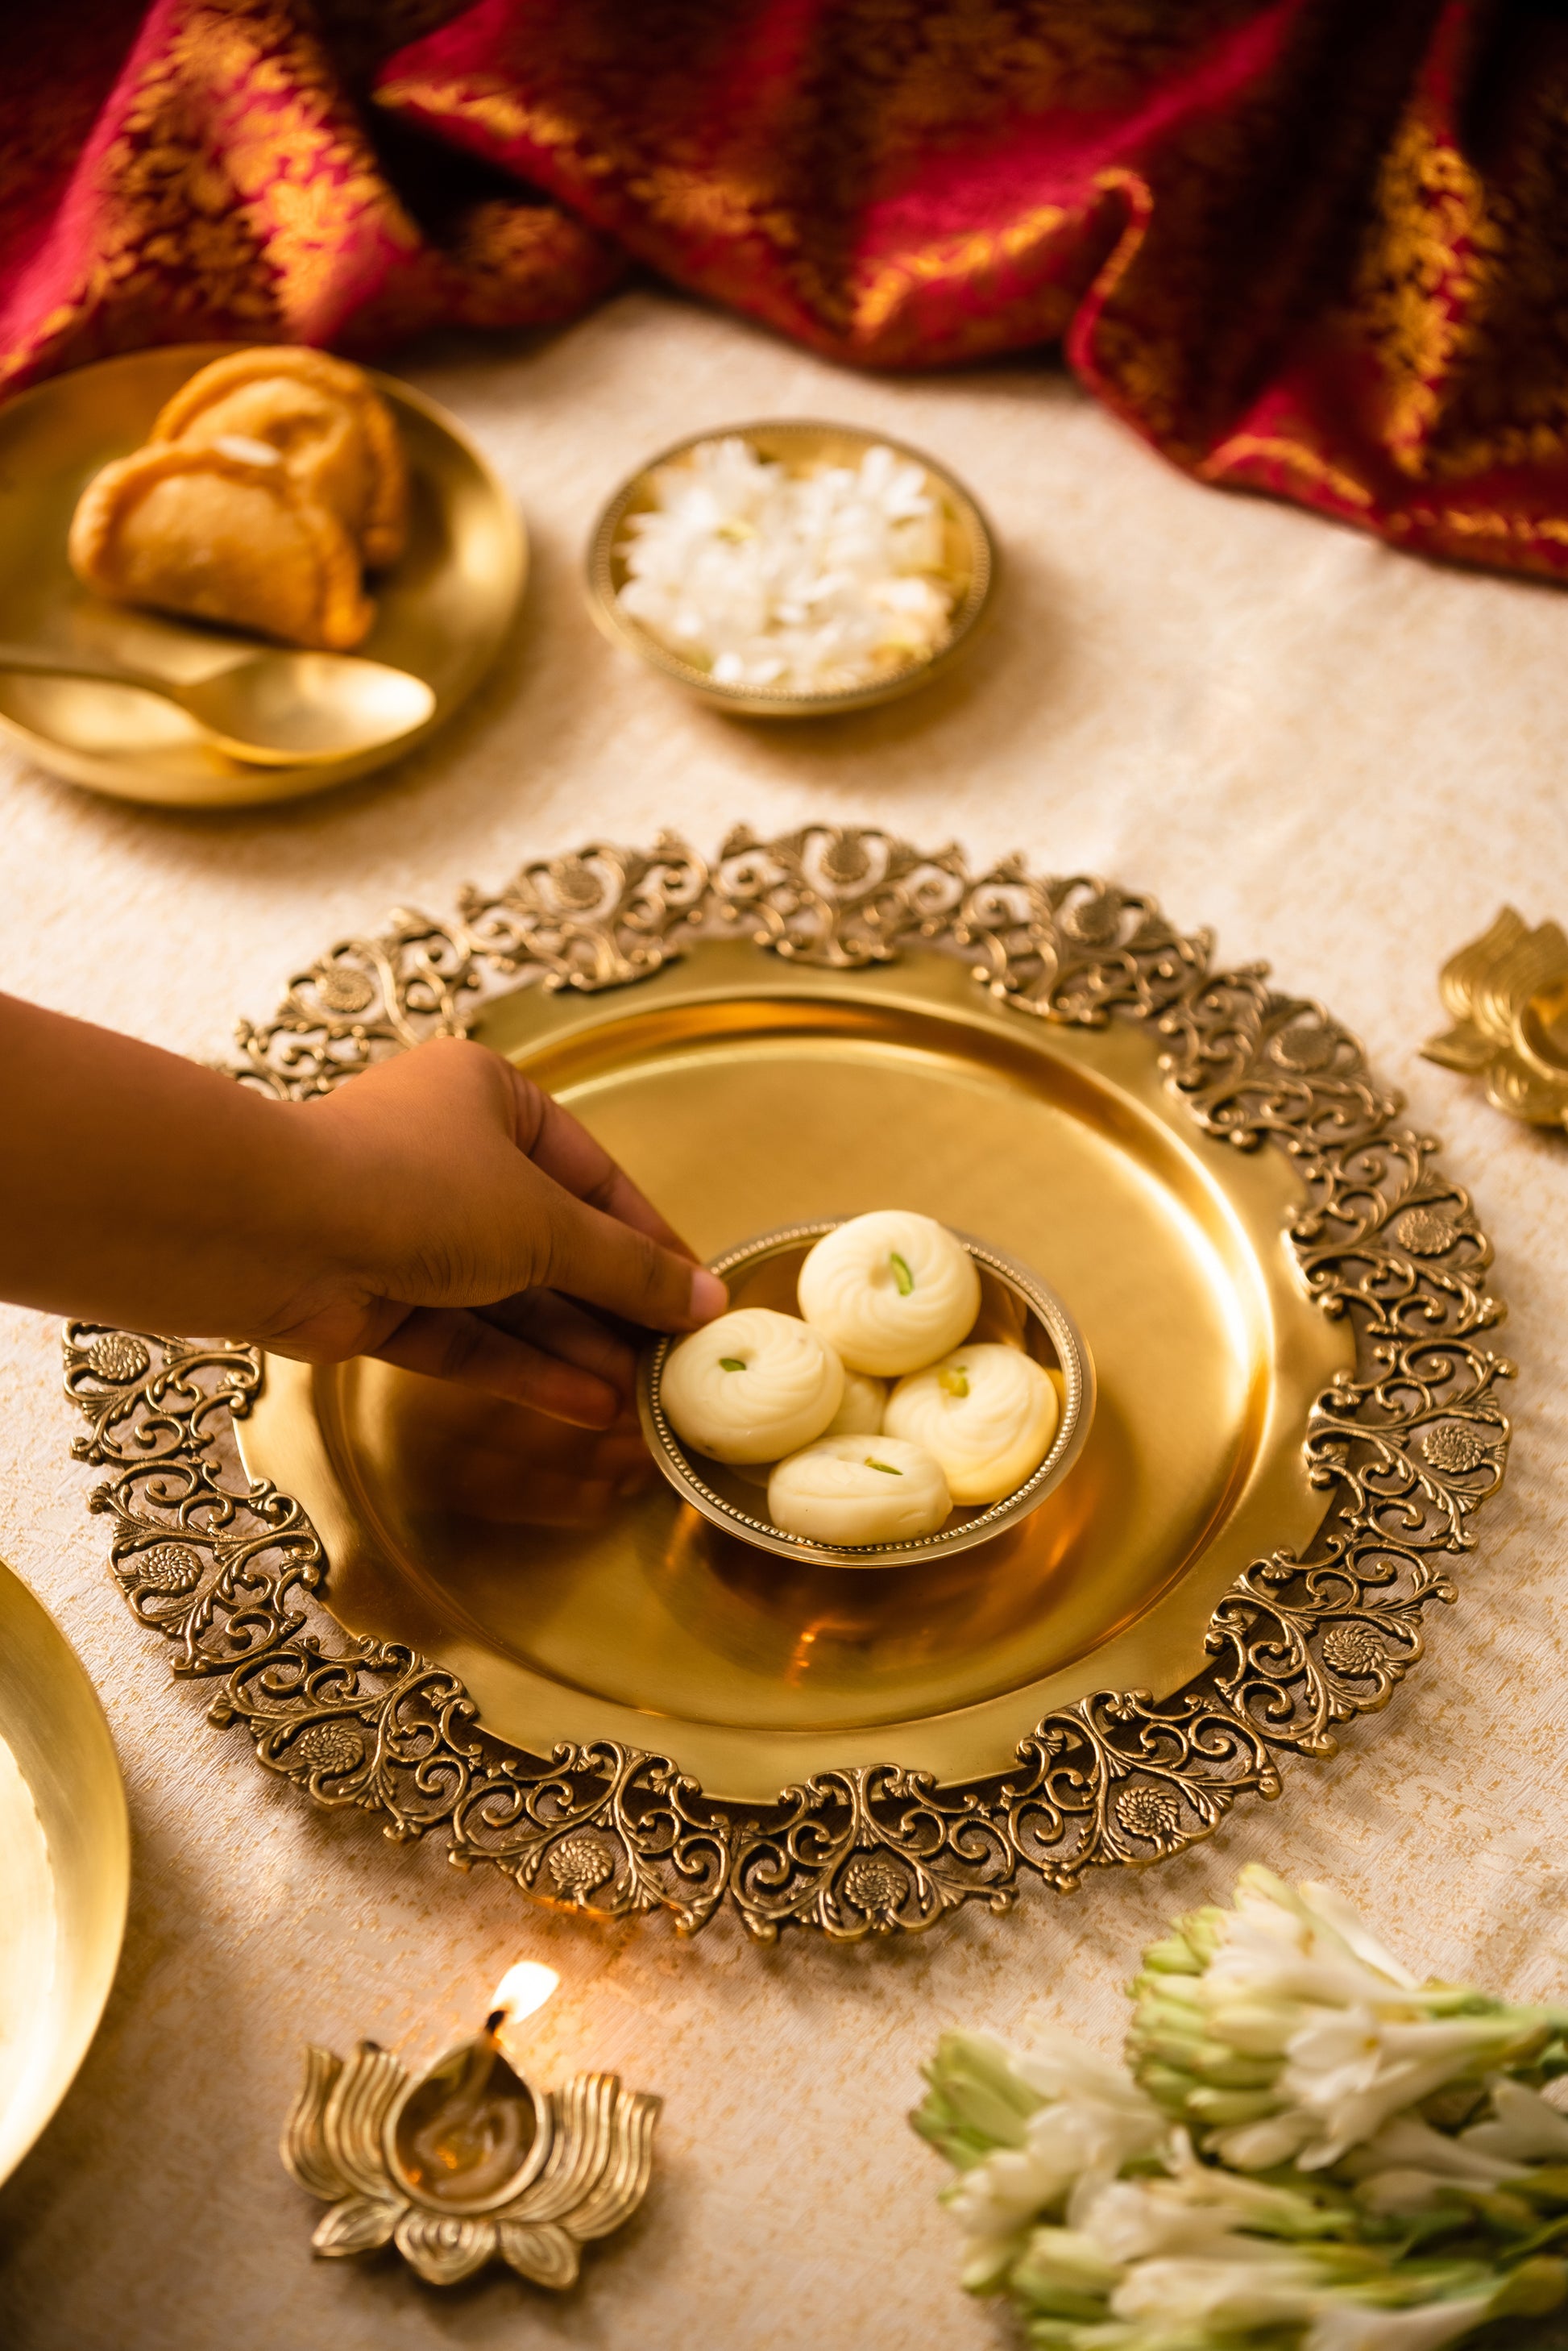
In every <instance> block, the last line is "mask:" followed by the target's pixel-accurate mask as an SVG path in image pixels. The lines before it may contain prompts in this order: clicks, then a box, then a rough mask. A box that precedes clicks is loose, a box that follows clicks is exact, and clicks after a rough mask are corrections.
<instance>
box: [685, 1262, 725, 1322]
mask: <svg viewBox="0 0 1568 2351" xmlns="http://www.w3.org/2000/svg"><path fill="white" fill-rule="evenodd" d="M729 1303H730V1293H729V1291H728V1290H726V1289H725V1287H724V1285H723V1283H722V1281H721V1280H720V1279H719V1277H718V1275H717V1274H716V1273H710V1272H709V1271H708V1269H707V1267H706V1266H701V1265H700V1266H699V1267H698V1268H697V1270H696V1271H695V1272H694V1273H693V1274H692V1276H691V1320H692V1322H698V1323H701V1322H712V1320H713V1318H714V1316H715V1315H716V1314H722V1313H723V1312H724V1311H725V1309H726V1308H727V1307H728V1305H729Z"/></svg>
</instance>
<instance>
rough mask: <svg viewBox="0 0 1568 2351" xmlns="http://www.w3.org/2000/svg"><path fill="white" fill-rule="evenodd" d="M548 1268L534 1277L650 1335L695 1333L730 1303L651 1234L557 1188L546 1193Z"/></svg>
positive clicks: (716, 1283)
mask: <svg viewBox="0 0 1568 2351" xmlns="http://www.w3.org/2000/svg"><path fill="white" fill-rule="evenodd" d="M548 1204H549V1205H548V1225H547V1229H546V1234H545V1244H546V1248H547V1249H548V1252H549V1255H548V1262H547V1265H546V1267H545V1270H544V1271H543V1272H542V1274H541V1275H540V1277H539V1279H540V1280H542V1281H543V1282H545V1284H546V1285H547V1287H548V1288H550V1289H551V1290H565V1291H566V1293H567V1295H568V1296H569V1297H572V1298H580V1299H582V1300H583V1301H585V1302H586V1303H587V1304H588V1305H590V1306H602V1307H604V1308H606V1309H607V1311H608V1312H610V1313H612V1314H617V1315H619V1317H620V1318H621V1320H622V1321H623V1322H639V1323H641V1324H642V1325H643V1327H644V1328H645V1329H646V1330H649V1331H694V1330H696V1329H697V1327H698V1325H699V1324H700V1323H703V1322H711V1321H712V1320H713V1317H714V1316H715V1314H722V1312H723V1311H724V1309H725V1307H726V1306H727V1305H728V1304H729V1302H730V1301H729V1293H728V1292H727V1290H725V1288H724V1285H723V1283H722V1281H720V1280H718V1278H717V1277H716V1276H715V1275H713V1274H711V1273H709V1272H708V1271H706V1270H705V1269H704V1268H703V1267H701V1266H700V1265H699V1266H694V1265H693V1264H692V1263H691V1259H690V1258H684V1257H678V1256H677V1255H676V1253H675V1251H674V1250H673V1249H666V1248H664V1246H663V1245H662V1243H660V1242H659V1241H656V1240H655V1239H654V1238H652V1236H651V1234H649V1233H645V1232H639V1231H638V1230H636V1229H635V1228H634V1227H632V1226H630V1225H623V1224H622V1223H621V1221H620V1218H619V1217H610V1216H607V1215H606V1214H605V1212H604V1210H603V1209H602V1208H593V1207H589V1206H588V1205H587V1202H586V1201H584V1200H578V1199H576V1198H575V1197H574V1196H573V1195H572V1194H571V1193H570V1192H568V1191H566V1189H565V1188H564V1187H563V1186H561V1185H558V1184H551V1185H550V1186H549V1192H548Z"/></svg>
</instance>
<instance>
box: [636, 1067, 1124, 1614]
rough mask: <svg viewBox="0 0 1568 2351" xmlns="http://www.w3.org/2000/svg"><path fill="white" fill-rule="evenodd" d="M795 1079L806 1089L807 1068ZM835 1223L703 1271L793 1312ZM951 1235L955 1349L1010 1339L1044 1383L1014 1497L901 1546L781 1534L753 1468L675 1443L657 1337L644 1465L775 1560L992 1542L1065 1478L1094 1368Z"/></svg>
mask: <svg viewBox="0 0 1568 2351" xmlns="http://www.w3.org/2000/svg"><path fill="white" fill-rule="evenodd" d="M805 1082H806V1086H807V1090H808V1091H809V1087H810V1074H809V1073H807V1074H806V1080H805ZM846 1180H847V1179H846ZM843 1221H844V1220H843V1218H842V1217H838V1218H832V1217H824V1218H819V1219H818V1220H817V1221H816V1222H815V1223H812V1224H807V1225H799V1224H796V1225H790V1226H787V1227H786V1228H784V1231H782V1232H776V1233H763V1234H759V1235H758V1237H757V1238H755V1239H754V1240H752V1241H747V1242H744V1243H737V1245H736V1246H735V1247H734V1248H733V1249H725V1250H724V1251H723V1252H722V1255H720V1256H719V1257H716V1258H711V1259H709V1264H710V1267H711V1270H712V1271H713V1272H714V1273H716V1274H718V1275H719V1276H720V1277H721V1278H722V1280H723V1281H724V1283H725V1285H726V1286H727V1288H728V1290H729V1292H730V1304H731V1306H732V1308H742V1307H747V1306H765V1307H771V1308H772V1309H773V1311H774V1312H775V1313H784V1314H794V1313H796V1312H797V1311H799V1310H798V1307H797V1304H796V1284H797V1282H798V1280H799V1277H800V1270H801V1267H802V1266H803V1265H804V1264H805V1259H806V1256H807V1254H808V1252H809V1251H810V1249H811V1248H812V1245H813V1243H814V1242H815V1241H818V1240H820V1239H821V1238H822V1236H823V1234H824V1233H829V1232H832V1230H833V1229H834V1226H835V1224H836V1223H839V1224H841V1223H842V1222H843ZM958 1238H959V1239H960V1240H961V1241H963V1242H964V1243H965V1245H966V1247H967V1248H968V1249H969V1251H970V1254H971V1257H972V1258H973V1259H974V1260H975V1264H976V1266H977V1268H978V1270H979V1273H980V1288H981V1306H980V1312H979V1314H978V1316H977V1317H976V1319H975V1322H974V1324H973V1326H972V1327H971V1329H970V1330H969V1331H967V1332H965V1333H964V1344H965V1345H966V1346H971V1347H972V1346H977V1345H981V1344H983V1343H986V1342H987V1341H995V1340H1001V1341H1002V1342H1003V1343H1008V1342H1011V1343H1012V1345H1014V1346H1017V1347H1021V1348H1023V1350H1024V1351H1025V1352H1026V1353H1029V1354H1031V1355H1033V1358H1034V1360H1035V1361H1036V1363H1038V1364H1040V1365H1041V1367H1042V1368H1043V1369H1044V1371H1045V1372H1046V1373H1047V1374H1048V1375H1049V1376H1050V1378H1051V1379H1052V1380H1053V1381H1054V1384H1055V1389H1056V1400H1057V1405H1058V1408H1059V1414H1060V1417H1059V1419H1058V1421H1057V1425H1056V1433H1055V1436H1054V1437H1053V1439H1052V1442H1051V1449H1050V1451H1049V1452H1048V1453H1047V1454H1046V1456H1045V1458H1044V1461H1042V1462H1041V1463H1040V1465H1039V1467H1038V1468H1036V1469H1035V1470H1034V1471H1033V1475H1032V1476H1030V1477H1029V1478H1027V1479H1025V1480H1024V1482H1023V1485H1022V1486H1021V1487H1020V1488H1019V1489H1018V1490H1017V1491H1016V1492H1015V1493H1012V1494H1007V1495H1004V1496H1003V1497H1002V1499H1001V1500H1000V1501H998V1502H992V1503H991V1504H990V1505H989V1507H988V1508H986V1509H984V1510H981V1509H978V1508H975V1509H963V1508H960V1509H955V1510H952V1511H951V1513H950V1516H949V1518H948V1520H947V1523H946V1524H945V1525H944V1526H942V1527H940V1528H939V1529H938V1530H937V1531H936V1532H935V1533H934V1534H929V1535H921V1536H919V1538H918V1539H917V1540H915V1541H911V1542H901V1543H898V1542H886V1543H864V1544H861V1545H858V1546H856V1547H851V1546H848V1545H846V1544H840V1543H823V1542H812V1541H808V1540H807V1539H806V1537H805V1535H792V1534H786V1533H784V1530H783V1529H782V1528H780V1527H776V1526H774V1523H773V1521H772V1520H771V1519H769V1518H768V1516H767V1514H766V1511H765V1510H764V1509H763V1508H762V1507H761V1506H760V1504H759V1500H758V1495H757V1488H758V1487H759V1486H761V1487H762V1488H763V1489H766V1486H767V1482H768V1478H767V1468H766V1466H765V1465H763V1466H762V1467H761V1468H755V1467H752V1468H734V1467H731V1466H727V1465H726V1464H725V1463H723V1462H722V1461H714V1460H711V1459H710V1458H708V1457H707V1456H706V1455H704V1454H697V1455H695V1456H693V1455H691V1454H689V1453H688V1452H687V1450H686V1448H685V1447H684V1446H683V1445H682V1444H681V1442H680V1438H679V1437H677V1435H676V1433H675V1431H674V1429H673V1428H672V1427H671V1426H670V1422H669V1421H668V1420H667V1419H666V1417H665V1413H664V1405H663V1400H662V1396H661V1394H660V1383H661V1378H662V1374H663V1370H664V1365H665V1364H666V1362H667V1361H668V1359H669V1354H670V1344H671V1343H670V1340H668V1339H659V1340H655V1341H654V1342H653V1343H652V1344H651V1345H649V1346H647V1347H645V1348H644V1349H643V1352H642V1357H641V1360H640V1363H639V1368H638V1388H637V1405H638V1412H639V1416H640V1417H641V1421H642V1426H643V1433H644V1435H645V1436H646V1437H647V1438H648V1442H649V1449H650V1451H651V1452H652V1455H653V1458H654V1461H655V1463H656V1464H657V1466H658V1467H659V1468H660V1469H661V1470H662V1471H663V1473H664V1475H665V1477H666V1478H667V1479H669V1481H670V1485H671V1486H672V1487H673V1488H674V1489H675V1491H676V1493H677V1494H678V1495H680V1496H682V1497H683V1498H684V1499H686V1500H687V1501H688V1502H690V1503H691V1505H692V1506H693V1508H694V1509H696V1510H698V1511H700V1512H701V1516H702V1517H703V1518H705V1519H707V1520H710V1521H711V1524H712V1525H714V1526H715V1527H717V1528H719V1529H720V1530H721V1531H722V1532H724V1533H726V1534H731V1535H734V1536H736V1537H737V1538H738V1539H739V1540H740V1541H742V1542H745V1543H748V1544H751V1545H753V1546H755V1547H760V1548H761V1549H762V1550H763V1551H766V1552H769V1553H770V1554H772V1555H773V1556H774V1557H777V1558H780V1559H784V1560H789V1561H792V1562H802V1561H806V1560H809V1561H812V1562H815V1564H816V1565H817V1566H819V1567H831V1568H836V1569H837V1570H839V1571H840V1572H841V1573H842V1572H844V1571H846V1570H853V1569H859V1570H861V1571H863V1572H866V1571H876V1572H878V1573H881V1572H885V1571H889V1570H893V1569H898V1570H900V1571H902V1570H905V1569H908V1568H912V1567H928V1566H929V1565H930V1564H932V1562H934V1561H935V1560H936V1559H937V1558H938V1557H939V1556H940V1557H944V1558H945V1557H950V1556H951V1554H952V1553H954V1552H961V1551H971V1550H973V1549H976V1548H977V1547H979V1546H980V1545H981V1544H991V1543H995V1542H998V1541H1001V1540H1002V1537H1003V1536H1004V1535H1006V1534H1008V1533H1010V1532H1011V1531H1012V1529H1013V1528H1015V1527H1016V1526H1018V1524H1019V1523H1020V1522H1021V1521H1022V1520H1024V1519H1026V1518H1028V1517H1029V1516H1030V1515H1031V1513H1032V1512H1033V1511H1035V1510H1038V1509H1039V1508H1040V1506H1041V1504H1042V1503H1043V1502H1044V1501H1045V1500H1046V1499H1047V1498H1048V1497H1049V1496H1050V1495H1052V1494H1054V1492H1055V1490H1056V1489H1057V1487H1059V1486H1060V1485H1061V1484H1062V1483H1063V1482H1064V1479H1067V1478H1068V1477H1070V1476H1071V1474H1072V1472H1073V1469H1074V1468H1075V1465H1076V1462H1077V1459H1078V1456H1079V1454H1080V1453H1081V1452H1082V1451H1083V1449H1084V1443H1085V1438H1086V1437H1087V1436H1088V1434H1089V1430H1090V1428H1091V1426H1092V1425H1093V1422H1094V1417H1095V1367H1094V1364H1093V1362H1092V1360H1091V1359H1090V1355H1089V1351H1088V1349H1087V1348H1086V1347H1085V1344H1084V1337H1083V1333H1082V1332H1081V1331H1080V1330H1079V1329H1078V1326H1077V1324H1076V1323H1075V1321H1074V1320H1073V1317H1072V1316H1071V1315H1070V1314H1069V1313H1068V1311H1067V1310H1066V1308H1065V1307H1064V1305H1063V1303H1062V1301H1061V1300H1060V1299H1059V1298H1058V1297H1057V1296H1056V1295H1055V1293H1054V1291H1053V1290H1047V1289H1046V1288H1045V1286H1044V1283H1043V1282H1042V1281H1041V1280H1040V1278H1039V1276H1038V1275H1037V1274H1036V1273H1034V1272H1033V1270H1032V1269H1031V1268H1029V1267H1027V1266H1023V1265H1021V1264H1020V1263H1019V1261H1018V1259H1016V1258H1010V1257H1007V1256H1004V1255H1003V1254H1002V1252H1001V1251H999V1250H997V1249H992V1247H991V1246H990V1245H989V1243H987V1242H983V1241H978V1240H976V1239H974V1238H973V1237H972V1235H971V1234H968V1233H960V1234H959V1235H958ZM775 1573H776V1571H775Z"/></svg>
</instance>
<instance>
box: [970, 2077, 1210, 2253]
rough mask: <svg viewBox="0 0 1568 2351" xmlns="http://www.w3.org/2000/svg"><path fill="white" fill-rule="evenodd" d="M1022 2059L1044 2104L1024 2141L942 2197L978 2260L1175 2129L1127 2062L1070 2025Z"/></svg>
mask: <svg viewBox="0 0 1568 2351" xmlns="http://www.w3.org/2000/svg"><path fill="white" fill-rule="evenodd" d="M1012 2070H1013V2072H1014V2073H1015V2074H1017V2076H1018V2077H1019V2078H1020V2079H1021V2080H1022V2081H1023V2082H1024V2083H1025V2084H1027V2085H1028V2086H1029V2087H1030V2088H1031V2089H1032V2090H1033V2091H1035V2092H1036V2093H1037V2095H1039V2096H1040V2097H1041V2099H1042V2100H1043V2101H1044V2104H1042V2105H1040V2106H1039V2107H1038V2108H1037V2109H1036V2110H1035V2112H1034V2113H1033V2114H1032V2115H1030V2116H1028V2117H1027V2119H1026V2120H1025V2121H1024V2123H1023V2145H1022V2146H1021V2147H997V2148H995V2149H994V2150H993V2151H992V2153H991V2154H990V2155H988V2156H986V2157H985V2158H984V2159H983V2160H982V2161H981V2162H980V2163H977V2164H976V2165H975V2166H974V2168H972V2170H969V2171H966V2172H965V2173H964V2174H963V2175H962V2177H961V2178H960V2179H956V2180H955V2181H954V2182H953V2184H952V2185H951V2187H950V2188H946V2189H943V2190H942V2202H943V2203H944V2204H945V2205H946V2206H947V2207H948V2210H950V2212H951V2213H952V2215H953V2217H954V2219H955V2220H957V2221H958V2222H959V2225H960V2226H961V2228H962V2229H963V2231H965V2233H966V2235H968V2236H969V2237H970V2238H971V2241H972V2243H971V2258H973V2257H980V2258H982V2259H983V2258H984V2257H985V2256H986V2254H987V2252H988V2251H989V2249H990V2248H991V2247H992V2246H993V2245H994V2244H995V2243H996V2241H998V2240H999V2239H1006V2238H1011V2237H1012V2236H1014V2235H1016V2233H1017V2231H1019V2230H1020V2229H1022V2228H1025V2227H1027V2225H1028V2223H1029V2222H1030V2221H1031V2220H1037V2219H1039V2218H1040V2216H1041V2215H1042V2214H1044V2213H1046V2212H1051V2211H1054V2210H1059V2209H1060V2207H1061V2206H1062V2205H1063V2204H1064V2202H1065V2200H1066V2199H1067V2197H1068V2195H1069V2194H1070V2193H1071V2192H1072V2191H1073V2190H1074V2189H1075V2188H1076V2187H1077V2186H1078V2185H1079V2184H1080V2183H1081V2182H1083V2181H1084V2180H1085V2179H1087V2180H1089V2181H1091V2182H1096V2183H1101V2184H1103V2183H1105V2182H1107V2181H1110V2180H1113V2179H1115V2178H1116V2173H1117V2172H1118V2171H1119V2170H1120V2169H1121V2167H1122V2165H1123V2164H1124V2163H1128V2162H1130V2161H1131V2159H1132V2158H1133V2157H1134V2156H1137V2155H1145V2154H1148V2153H1150V2152H1151V2151H1152V2150H1153V2149H1154V2148H1155V2147H1158V2145H1159V2144H1160V2142H1161V2141H1162V2140H1163V2139H1164V2138H1165V2137H1167V2136H1168V2130H1169V2126H1168V2123H1167V2122H1166V2119H1165V2117H1164V2116H1163V2115H1162V2114H1161V2113H1160V2111H1159V2109H1158V2106H1157V2105H1155V2104H1154V2102H1153V2100H1152V2099H1151V2098H1147V2097H1146V2096H1145V2095H1144V2094H1143V2092H1142V2091H1141V2090H1140V2089H1139V2088H1138V2086H1137V2084H1136V2082H1134V2081H1133V2080H1132V2079H1131V2077H1130V2076H1129V2075H1128V2074H1127V2073H1126V2072H1125V2070H1124V2069H1123V2068H1122V2067H1121V2066H1120V2065H1115V2064H1111V2063H1110V2062H1109V2061H1108V2060H1107V2059H1106V2058H1104V2057H1101V2056H1098V2055H1097V2054H1096V2052H1095V2051H1094V2050H1092V2049H1085V2047H1084V2046H1083V2045H1082V2043H1079V2042H1076V2041H1075V2040H1074V2039H1073V2038H1072V2036H1071V2034H1069V2033H1065V2032H1049V2033H1047V2034H1046V2035H1045V2036H1044V2039H1043V2040H1042V2041H1041V2042H1040V2043H1038V2044H1037V2045H1036V2046H1035V2047H1034V2048H1033V2050H1031V2051H1030V2053H1029V2054H1028V2055H1027V2056H1014V2057H1013V2058H1012Z"/></svg>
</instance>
